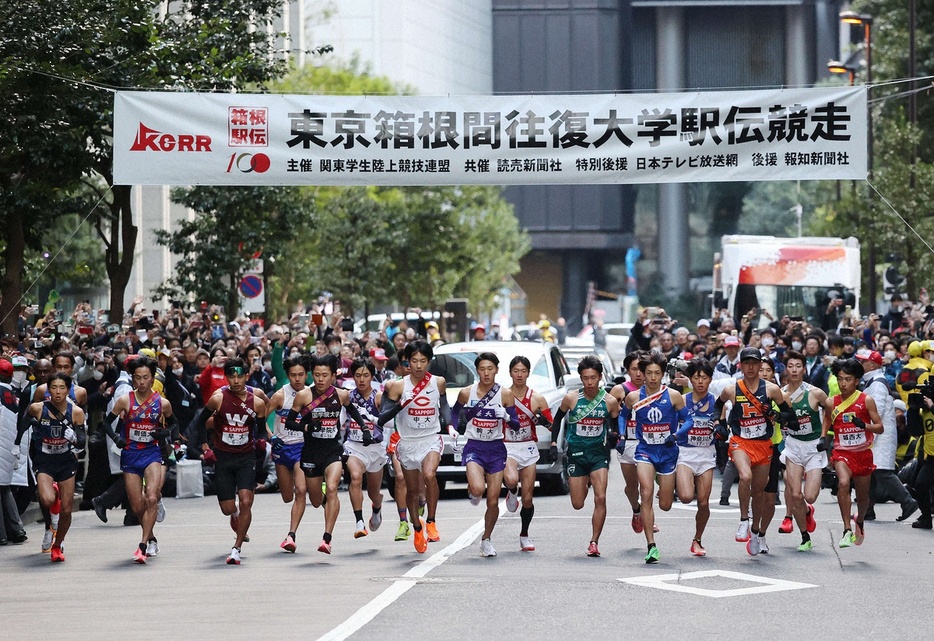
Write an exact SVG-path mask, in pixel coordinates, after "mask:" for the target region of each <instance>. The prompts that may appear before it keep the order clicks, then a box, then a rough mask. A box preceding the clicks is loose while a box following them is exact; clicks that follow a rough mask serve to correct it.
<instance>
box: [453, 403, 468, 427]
mask: <svg viewBox="0 0 934 641" xmlns="http://www.w3.org/2000/svg"><path fill="white" fill-rule="evenodd" d="M462 409H464V404H463V403H461V402H460V401H457V402H455V403H454V407H452V408H451V423H450V426H451V427H452V428H454V429H455V430H457V433H458V434H463V433H464V432H465V431H466V428H465V429H463V430H462V429H461V410H462Z"/></svg>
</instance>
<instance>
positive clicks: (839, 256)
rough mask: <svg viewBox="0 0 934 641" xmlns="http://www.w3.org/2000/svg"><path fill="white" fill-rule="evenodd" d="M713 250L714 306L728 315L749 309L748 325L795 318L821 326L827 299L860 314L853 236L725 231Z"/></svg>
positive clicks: (856, 250)
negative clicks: (782, 235) (717, 249)
mask: <svg viewBox="0 0 934 641" xmlns="http://www.w3.org/2000/svg"><path fill="white" fill-rule="evenodd" d="M720 243H721V250H720V252H719V253H716V254H714V269H713V290H714V291H713V301H712V302H713V309H728V310H729V311H730V313H731V314H732V315H733V318H737V319H738V318H741V317H743V316H745V315H746V314H748V313H749V312H751V311H752V312H753V316H754V318H753V327H764V326H765V325H767V324H768V322H769V321H768V319H767V318H765V317H763V316H761V314H760V313H759V312H760V310H763V309H765V310H767V311H768V312H769V314H771V315H772V316H773V317H774V318H776V319H777V318H781V317H782V316H785V315H787V316H789V317H795V318H797V317H800V318H802V319H804V320H807V321H809V322H811V323H813V324H817V325H820V324H821V321H822V319H823V316H824V314H825V311H826V309H827V306H828V304H830V302H831V301H833V300H837V299H842V302H839V303H837V304H842V305H846V306H849V308H850V309H849V310H847V311H848V313H852V314H854V315H857V314H858V313H859V311H858V310H859V289H860V262H859V259H860V254H859V241H858V240H857V239H856V238H853V237H850V238H823V237H798V238H779V237H776V236H743V235H727V236H722V237H721V239H720Z"/></svg>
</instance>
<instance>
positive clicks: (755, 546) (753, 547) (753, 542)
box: [746, 534, 762, 556]
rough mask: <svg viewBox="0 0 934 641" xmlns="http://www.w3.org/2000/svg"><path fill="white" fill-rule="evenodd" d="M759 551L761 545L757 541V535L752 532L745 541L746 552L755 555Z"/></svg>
mask: <svg viewBox="0 0 934 641" xmlns="http://www.w3.org/2000/svg"><path fill="white" fill-rule="evenodd" d="M761 551H762V546H761V544H760V543H759V535H758V534H753V535H752V536H750V537H749V539H747V541H746V552H747V553H748V554H749V556H756V555H757V554H759V552H761Z"/></svg>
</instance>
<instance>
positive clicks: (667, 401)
mask: <svg viewBox="0 0 934 641" xmlns="http://www.w3.org/2000/svg"><path fill="white" fill-rule="evenodd" d="M647 396H648V394H647V393H646V391H645V387H642V388H641V389H640V390H639V400H640V401H641V400H642V399H644V398H646V397H647ZM634 414H635V416H636V438H637V439H639V440H640V441H641V442H643V443H645V444H646V445H664V444H665V439H667V438H668V437H669V436H670V435H671V434H674V433H675V432H677V431H678V412H677V411H676V410H675V408H674V407H672V405H671V396H670V395H669V394H668V390H667V389H664V390H662V393H661V395H659V397H658V398H656V399H655V400H654V401H652V402H651V403H647V404H646V405H644V406H643V407H640V408H639V409H637V410H636V411H635V412H634Z"/></svg>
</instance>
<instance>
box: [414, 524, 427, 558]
mask: <svg viewBox="0 0 934 641" xmlns="http://www.w3.org/2000/svg"><path fill="white" fill-rule="evenodd" d="M419 521H420V522H421V526H422V527H421V529H419V530H415V537H414V543H415V551H416V552H418V553H419V554H424V553H425V551H426V550H427V549H428V540H427V539H426V538H425V531H426V530H427V529H428V527H427V526H426V525H425V519H419Z"/></svg>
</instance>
